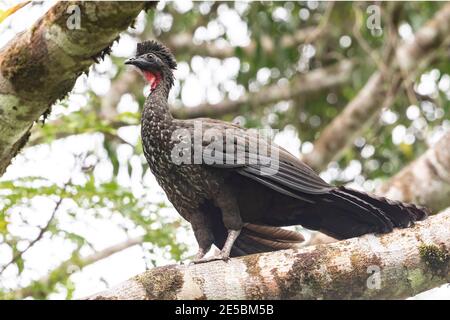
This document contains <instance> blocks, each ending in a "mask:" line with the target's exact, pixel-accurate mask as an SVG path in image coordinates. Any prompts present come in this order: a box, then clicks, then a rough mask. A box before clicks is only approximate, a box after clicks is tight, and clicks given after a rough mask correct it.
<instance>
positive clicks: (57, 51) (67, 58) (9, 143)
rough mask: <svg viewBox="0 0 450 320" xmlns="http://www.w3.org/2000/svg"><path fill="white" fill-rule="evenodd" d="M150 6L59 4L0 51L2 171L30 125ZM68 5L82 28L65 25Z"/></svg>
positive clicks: (46, 111) (24, 139)
mask: <svg viewBox="0 0 450 320" xmlns="http://www.w3.org/2000/svg"><path fill="white" fill-rule="evenodd" d="M154 4H155V3H154V2H152V3H150V2H149V3H143V2H121V3H118V2H103V3H99V2H58V3H57V4H55V5H54V6H53V7H52V8H51V9H50V10H49V11H48V12H47V13H46V14H45V15H44V16H43V17H42V18H41V19H40V20H39V21H37V22H36V23H35V24H34V25H33V26H32V27H31V28H30V29H29V30H28V31H26V32H24V33H21V34H19V35H17V36H16V37H15V38H14V39H13V40H12V41H11V42H10V43H9V44H8V45H7V46H6V47H5V48H4V49H3V50H2V51H1V52H0V72H1V74H0V175H2V174H3V173H4V172H5V171H6V168H7V167H8V165H9V164H10V162H11V159H12V158H13V157H14V156H15V155H16V154H17V153H18V152H19V151H20V149H21V148H22V147H23V146H24V145H25V143H26V142H27V140H28V137H29V134H30V129H31V127H32V126H33V123H34V122H35V121H36V120H38V118H39V117H40V116H41V115H43V114H46V113H48V112H49V110H50V106H51V105H52V104H53V103H55V102H56V101H57V100H58V99H60V98H62V97H64V96H65V95H66V94H67V92H69V91H70V90H71V89H72V87H73V85H74V83H75V80H76V79H77V77H78V76H79V75H80V74H81V73H83V72H86V71H87V70H88V68H89V66H90V65H91V64H93V63H94V62H95V61H97V60H98V59H99V58H101V57H102V56H103V55H104V54H106V53H107V52H108V51H109V47H110V46H111V44H112V42H113V41H114V40H115V39H116V38H117V37H118V35H119V33H120V32H121V31H123V30H125V29H126V28H127V27H128V26H129V25H130V24H131V22H132V20H133V19H134V18H135V17H136V16H137V14H138V13H139V12H140V11H141V10H142V9H143V8H146V7H149V6H153V5H154ZM69 6H72V8H73V6H78V8H79V9H80V10H79V12H80V26H81V27H80V28H77V26H74V28H69V27H68V19H69V18H70V17H71V15H73V14H77V11H75V13H74V12H73V10H69V9H70V8H69Z"/></svg>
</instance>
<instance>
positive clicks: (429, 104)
mask: <svg viewBox="0 0 450 320" xmlns="http://www.w3.org/2000/svg"><path fill="white" fill-rule="evenodd" d="M181 3H184V4H183V5H182V4H181ZM370 4H371V3H365V2H359V3H351V2H338V3H335V4H334V5H333V6H332V7H330V4H329V3H327V2H317V1H308V2H291V1H287V2H251V3H246V2H223V3H222V2H201V1H198V2H194V3H191V4H189V2H188V1H179V2H167V3H162V2H161V3H159V4H158V9H157V11H156V12H152V11H150V12H149V13H148V14H147V15H146V16H143V19H141V20H139V19H138V21H136V29H135V30H133V29H130V30H128V32H126V35H124V36H128V37H131V38H132V39H133V40H134V41H135V42H137V41H140V40H142V39H148V38H158V39H159V40H160V41H162V42H169V40H170V39H171V37H175V36H176V35H178V34H182V33H187V34H190V35H191V36H192V38H193V41H192V47H195V46H202V45H205V44H208V45H217V46H219V47H220V45H228V46H229V45H234V41H235V39H234V37H233V35H232V33H229V32H228V31H229V30H228V29H227V26H226V22H227V19H234V18H233V17H234V16H236V15H237V16H238V17H239V19H238V20H239V21H240V22H241V23H242V24H243V25H246V27H247V30H245V28H242V33H245V32H246V33H247V36H248V41H247V44H246V45H253V46H254V50H253V51H251V54H249V53H248V52H249V51H248V50H246V49H245V48H244V47H245V46H246V45H243V46H239V45H236V46H234V57H233V58H234V59H236V58H237V59H238V60H239V68H238V72H237V73H236V74H235V75H234V76H233V78H232V79H229V80H231V82H232V83H233V85H232V86H227V85H225V83H218V84H214V83H212V82H211V83H212V84H211V86H215V88H214V89H217V90H218V92H220V94H221V97H229V98H230V99H234V98H235V97H236V95H235V92H233V91H236V90H237V89H236V88H243V91H244V92H256V91H259V90H264V88H265V87H266V86H269V85H271V84H277V83H278V81H289V80H290V79H291V78H292V77H293V76H295V75H296V74H298V73H307V72H308V71H309V70H313V69H316V68H321V67H325V66H330V65H333V64H334V63H336V62H339V61H342V60H343V59H351V60H352V61H354V62H355V63H356V64H357V68H355V70H354V71H353V74H352V77H351V80H350V81H349V82H348V83H346V84H344V85H340V86H337V87H334V88H331V89H329V90H327V91H326V92H314V93H311V94H305V95H303V96H301V97H296V98H295V99H292V100H290V101H282V102H277V103H275V104H269V105H264V106H254V105H250V104H243V105H242V106H241V107H240V108H239V110H237V111H235V112H233V113H230V114H226V115H223V116H222V118H223V119H224V120H228V121H233V120H234V119H239V121H240V123H241V124H242V125H244V126H246V127H266V126H271V127H272V128H275V129H280V130H287V129H289V130H291V129H293V130H294V131H295V133H296V135H297V136H298V138H299V139H300V143H299V145H300V147H299V148H300V150H298V151H302V152H306V151H307V149H308V148H307V146H308V144H309V145H310V144H311V143H312V142H313V141H314V140H315V139H316V138H317V136H318V135H319V134H320V132H321V131H322V130H323V129H324V128H325V127H326V126H327V125H328V124H329V123H330V122H331V121H332V120H333V118H334V117H336V115H338V114H339V113H340V112H341V111H342V110H343V108H344V107H345V106H346V104H347V103H348V102H349V101H351V100H352V98H354V97H355V96H356V94H357V93H358V91H359V90H360V89H361V88H362V87H363V85H364V84H365V82H366V81H367V79H368V78H369V77H370V75H371V74H372V73H373V72H374V71H376V70H377V65H376V63H375V61H373V59H371V58H370V57H369V56H368V53H367V52H366V51H365V50H364V49H363V48H362V46H361V44H360V43H359V40H358V39H357V38H356V37H355V33H354V32H355V29H354V28H355V23H356V22H357V21H356V20H355V18H356V17H357V13H358V14H361V15H362V17H363V19H362V20H363V22H364V21H365V20H366V19H367V18H368V13H367V11H366V9H367V7H368V6H369V5H370ZM377 5H379V6H380V7H381V10H382V15H381V28H382V30H383V32H382V34H381V35H377V36H374V35H372V34H371V31H370V30H369V29H368V28H366V27H365V24H364V23H363V25H362V26H360V28H359V29H358V30H359V32H360V34H361V36H362V38H363V40H364V41H365V43H366V44H367V46H368V47H369V48H370V50H371V52H373V53H375V54H377V55H379V56H382V54H383V50H385V47H386V43H387V37H388V32H386V30H387V28H388V26H390V24H392V23H395V24H396V26H397V28H396V31H398V32H400V36H407V35H408V34H412V33H413V32H415V31H416V30H417V29H418V28H419V27H420V26H422V25H423V24H424V23H425V22H426V21H427V20H428V19H430V18H431V17H432V16H433V14H434V13H435V12H436V11H437V10H438V9H439V8H440V7H441V6H442V4H441V3H435V2H409V3H405V2H404V3H400V4H392V3H388V2H379V3H377ZM397 7H398V8H397ZM395 8H396V9H395ZM394 9H395V10H398V11H396V12H397V15H398V21H394V22H393V21H392V16H391V12H392V10H394ZM233 21H234V20H233ZM139 24H141V27H139ZM308 28H310V29H314V28H315V29H317V28H321V32H320V34H319V35H318V36H316V37H313V38H312V39H308V43H305V42H294V44H293V45H290V46H283V40H282V39H283V37H293V36H294V35H295V34H296V32H298V31H299V30H307V29H308ZM264 39H269V40H270V41H272V44H273V45H272V48H273V50H272V51H271V52H269V53H268V52H266V49H265V46H264V43H263V42H264V41H266V40H264ZM192 51H194V50H192ZM176 56H177V60H178V63H179V66H183V68H187V69H188V74H189V75H190V76H193V77H196V79H200V75H199V72H198V70H194V69H195V66H194V64H195V63H194V59H197V61H198V59H199V58H200V57H201V55H200V56H199V55H198V54H195V55H194V54H192V53H191V52H190V50H189V49H187V50H179V51H176ZM124 58H125V57H123V56H120V55H119V56H114V51H113V55H112V56H111V58H109V57H107V58H106V60H105V62H103V63H102V64H101V65H107V66H108V63H109V64H110V65H109V67H108V69H107V70H106V71H105V70H104V69H102V68H99V66H96V67H95V68H91V71H90V73H89V78H92V79H94V81H91V82H88V83H87V85H86V88H85V89H84V90H83V91H82V92H74V93H73V94H72V95H81V96H83V97H84V99H85V100H84V101H85V102H84V103H81V105H79V106H76V107H74V106H73V105H72V102H71V101H70V99H69V100H65V101H62V102H60V103H59V104H58V106H57V108H56V109H55V108H54V111H53V118H54V119H50V120H48V121H47V122H46V123H45V124H39V125H38V126H36V128H35V131H34V132H33V136H32V138H31V143H32V144H33V145H38V144H40V145H43V144H44V145H52V144H53V143H54V142H55V141H56V140H58V139H64V138H67V137H68V136H74V135H81V134H84V135H93V134H101V136H102V138H103V140H102V144H101V148H99V149H100V150H94V151H93V152H92V154H89V155H88V154H85V157H84V160H87V159H90V158H92V157H93V158H94V159H96V160H95V161H91V163H90V164H89V165H88V166H87V167H85V166H84V164H82V165H79V166H78V167H76V168H75V169H74V170H73V172H74V174H75V173H76V176H77V183H75V182H73V181H71V180H69V181H68V182H66V183H60V182H59V183H55V182H54V181H50V180H49V179H47V178H46V177H40V176H30V177H25V178H17V179H14V180H4V179H3V180H0V196H1V197H2V200H1V203H0V250H6V248H9V250H8V251H9V252H10V253H11V256H12V257H15V256H16V255H17V257H16V258H15V259H14V261H13V263H12V264H11V265H10V266H9V267H8V268H15V271H14V272H10V274H11V273H12V274H14V277H15V279H20V277H21V274H22V273H24V272H25V271H26V270H29V269H30V270H32V269H33V261H31V260H29V259H26V256H22V255H21V254H20V252H21V250H23V248H24V243H31V242H32V241H33V238H31V239H30V238H26V237H25V236H24V235H23V233H21V232H18V231H17V230H18V227H17V225H19V226H21V225H25V226H30V227H32V229H33V230H36V229H39V228H42V226H43V225H44V226H45V214H43V216H44V217H42V219H41V220H42V221H44V222H42V223H39V224H33V223H32V222H29V221H28V218H29V215H30V213H29V211H30V210H31V211H33V210H34V209H33V208H34V207H33V203H34V201H35V200H36V199H40V198H46V199H47V200H50V201H52V202H53V203H55V204H56V203H57V202H58V201H60V199H63V200H62V204H61V206H60V208H58V212H56V214H55V215H54V217H53V219H52V221H51V222H50V223H49V224H48V226H47V227H46V229H45V230H44V231H45V232H44V235H43V238H44V237H45V238H46V239H54V238H55V239H56V238H58V239H62V240H64V241H66V242H67V247H68V248H71V249H70V253H69V254H68V255H67V256H68V257H69V259H68V260H66V261H65V262H64V261H59V262H57V263H55V264H54V265H55V269H54V270H53V271H51V272H50V273H49V274H48V275H47V281H45V282H40V281H28V282H27V281H25V282H19V280H17V286H16V287H26V290H28V291H26V293H27V294H26V295H30V296H32V297H34V298H41V299H42V298H48V297H49V294H51V293H54V292H65V294H66V297H67V298H71V297H72V294H73V292H74V290H75V287H76V286H75V284H74V283H73V282H72V280H71V277H70V273H68V272H67V266H68V265H75V266H77V267H78V268H83V267H84V266H85V264H84V263H83V257H84V256H85V255H84V254H81V252H86V249H88V251H89V252H94V251H95V250H94V249H93V245H92V244H91V243H89V241H88V240H87V239H86V237H85V235H83V234H79V233H77V232H74V231H73V230H71V229H70V228H69V229H68V228H66V227H67V226H68V225H70V223H74V224H75V223H76V222H77V221H79V220H82V217H83V216H86V215H88V216H89V217H91V218H93V219H98V220H99V221H104V220H108V221H110V220H114V221H118V222H117V225H118V226H119V228H121V229H123V231H124V232H125V233H126V234H128V233H129V232H130V230H138V231H139V232H140V233H141V234H143V235H144V242H145V244H146V245H145V247H144V251H147V252H149V253H152V252H153V253H154V255H153V256H152V255H151V254H149V255H146V256H144V257H143V259H144V260H145V261H146V263H148V266H149V267H150V266H152V265H154V264H157V259H156V258H155V256H156V255H162V254H163V253H164V252H165V253H167V254H168V256H169V257H170V259H172V260H173V261H180V260H181V259H182V258H183V259H184V258H186V252H187V247H186V244H185V243H183V241H179V240H178V239H177V237H176V234H177V231H179V230H180V228H181V229H182V228H184V227H185V224H183V223H182V222H181V220H173V218H168V217H167V215H164V214H162V212H164V210H165V209H167V208H170V204H168V203H167V202H158V203H154V202H153V200H151V199H150V200H149V199H147V198H146V197H145V196H144V195H148V194H152V193H155V192H156V191H155V190H154V189H152V188H150V187H148V186H144V187H143V191H142V192H141V193H139V195H137V194H136V193H134V192H133V191H132V190H131V188H130V186H127V187H125V186H123V185H121V183H120V182H119V180H118V178H117V177H118V176H120V174H124V175H125V176H127V177H131V176H132V175H133V173H134V170H135V169H133V167H132V166H131V165H130V164H129V163H127V164H126V165H125V169H124V164H123V160H121V158H120V157H119V155H120V154H121V152H120V151H119V149H120V148H123V147H124V146H126V147H127V148H128V149H129V150H131V151H130V152H131V155H129V156H128V158H127V159H130V158H131V157H137V158H138V159H139V163H140V166H141V167H142V168H143V170H142V172H140V177H139V183H140V184H143V180H144V177H145V175H146V174H147V171H148V168H147V166H146V163H145V160H144V159H143V157H142V149H141V145H140V142H139V139H138V140H137V141H131V140H128V136H127V135H126V134H124V133H123V130H124V129H131V130H134V132H139V127H138V124H139V118H140V114H139V111H140V108H141V106H142V104H143V101H144V98H145V97H144V95H143V94H142V83H141V82H136V83H133V86H134V87H133V88H131V87H130V88H129V90H128V91H127V95H128V96H129V97H128V99H129V100H126V101H131V102H130V104H131V103H134V104H136V105H138V107H137V108H132V107H128V108H127V107H125V108H120V107H119V105H121V104H124V102H123V101H124V100H123V99H125V98H124V97H122V100H121V101H120V103H119V101H115V104H114V105H112V106H108V107H109V108H110V109H107V110H104V109H103V108H104V105H103V104H102V101H103V100H104V99H105V95H106V96H108V95H110V94H112V93H114V92H107V93H106V94H105V93H104V92H103V93H98V92H97V91H96V90H97V89H96V88H95V83H96V80H98V79H103V80H104V79H105V77H106V79H107V81H108V82H110V83H112V84H114V83H116V82H118V81H122V79H123V75H124V74H126V72H130V71H129V70H127V69H125V68H124V67H123V65H122V61H123V59H124ZM233 58H226V59H224V60H229V59H233ZM200 59H201V61H202V62H203V63H204V65H208V63H209V64H211V63H217V62H219V63H220V64H221V66H222V67H223V62H224V61H222V60H220V59H218V58H215V57H206V55H204V56H203V57H201V58H200ZM179 69H181V68H179ZM421 72H422V75H420V74H419V75H418V76H417V77H416V79H415V81H414V83H412V84H411V85H410V92H409V94H407V92H406V87H405V88H403V87H402V89H401V90H402V92H401V93H400V94H399V95H398V97H397V98H396V100H395V102H394V104H393V105H392V107H391V108H390V109H389V110H383V111H382V113H381V114H380V115H378V116H377V118H376V119H375V121H374V122H373V123H371V125H370V127H367V128H365V130H364V132H363V133H362V135H361V136H360V137H357V138H356V139H355V141H354V144H353V145H352V147H351V148H349V149H348V150H346V151H345V152H344V154H343V155H342V157H341V158H340V159H338V161H335V162H333V163H331V164H330V166H329V168H328V169H327V170H325V172H324V177H325V176H326V177H327V179H328V180H329V181H331V182H336V183H348V182H354V183H357V184H359V185H364V187H366V188H369V189H370V188H373V184H369V185H366V184H364V183H365V182H367V181H368V182H371V181H372V182H373V181H379V180H383V179H386V178H388V177H390V176H392V175H393V174H395V173H396V172H398V171H399V170H400V169H401V168H402V167H403V166H404V165H405V164H407V163H408V162H410V161H411V160H413V159H415V158H416V157H417V156H418V155H420V154H421V153H423V152H424V151H425V150H426V149H427V141H428V140H427V139H428V138H429V137H432V136H433V133H435V132H437V131H438V130H440V129H441V128H442V127H449V126H450V123H449V118H450V117H449V115H450V106H449V97H450V76H449V74H450V63H448V52H445V51H444V50H442V52H440V51H439V52H436V55H435V58H434V60H433V61H432V63H431V64H430V66H429V68H428V69H427V70H421ZM264 74H266V75H267V74H268V75H269V76H268V77H267V76H263V75H264ZM423 77H426V79H423ZM425 80H426V81H427V83H428V86H429V85H430V83H431V84H432V85H431V87H433V88H434V90H431V91H430V90H428V89H427V90H428V91H427V90H421V86H422V85H423V84H422V82H423V81H425ZM198 81H199V80H198ZM186 83H187V76H186V75H185V76H183V77H179V78H178V79H177V82H176V88H177V87H178V88H181V89H179V90H178V91H177V92H176V94H174V95H173V96H172V97H171V99H172V100H171V101H172V102H173V104H174V106H175V107H180V106H183V105H184V104H185V103H184V101H183V99H182V96H183V94H189V92H187V93H186V92H183V88H184V86H185V84H186ZM208 90H211V87H208V88H205V92H206V91H208ZM411 90H412V93H413V96H414V97H411ZM423 92H425V93H426V94H423ZM233 97H234V98H233ZM413 98H414V99H413ZM202 101H203V102H208V100H207V98H206V97H203V98H202ZM55 110H56V111H55ZM105 114H106V115H107V117H105ZM394 133H396V134H395V137H394ZM70 141H74V140H70ZM86 152H87V151H86ZM74 157H76V155H75V156H74ZM102 157H106V160H104V159H103V160H101V158H102ZM84 160H83V161H84ZM83 161H82V162H83ZM101 161H106V162H107V163H108V164H109V165H110V168H111V171H112V172H111V175H110V176H111V177H110V179H109V181H97V178H96V174H95V167H96V165H97V164H98V163H99V162H101ZM348 168H356V169H353V170H351V171H349V172H350V173H349V174H344V173H345V172H347V171H348V170H347V171H346V169H348ZM358 168H360V169H358ZM122 170H125V171H122ZM80 176H81V178H80ZM80 181H81V182H80ZM53 206H54V205H53ZM53 206H52V205H49V210H50V211H51V210H52V208H53ZM25 212H28V214H25ZM39 214H41V213H39ZM171 219H172V220H171ZM62 220H64V221H65V222H64V223H61V221H62ZM67 221H71V222H67ZM19 229H20V228H19ZM31 234H36V232H35V231H33V232H31ZM130 237H131V236H130ZM25 247H26V246H25ZM30 250H32V249H30ZM61 263H62V265H61ZM130 263H132V262H131V261H130ZM58 266H59V267H58ZM0 267H1V266H0ZM0 270H1V269H0ZM1 278H2V277H1V276H0V279H1ZM28 278H30V277H28ZM31 278H32V279H34V280H38V279H39V277H38V276H36V275H35V274H33V276H31ZM10 289H11V285H10V284H6V282H5V283H4V282H3V280H0V297H2V296H3V297H6V298H14V297H20V296H21V294H20V293H19V292H18V291H14V290H12V291H11V290H10Z"/></svg>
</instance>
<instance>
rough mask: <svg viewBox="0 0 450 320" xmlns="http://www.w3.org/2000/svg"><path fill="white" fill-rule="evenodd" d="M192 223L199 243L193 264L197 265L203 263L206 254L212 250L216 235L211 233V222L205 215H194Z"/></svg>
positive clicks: (191, 219)
mask: <svg viewBox="0 0 450 320" xmlns="http://www.w3.org/2000/svg"><path fill="white" fill-rule="evenodd" d="M190 223H191V225H192V229H193V230H194V235H195V239H196V240H197V243H198V251H197V254H196V255H195V258H194V261H193V263H197V261H201V260H202V259H203V258H204V256H205V254H207V253H208V251H209V249H211V246H212V244H213V243H214V235H213V233H212V231H211V227H210V224H209V221H208V220H207V217H206V215H204V214H203V213H198V214H196V215H193V216H192V217H191V218H190Z"/></svg>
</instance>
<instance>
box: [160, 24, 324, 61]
mask: <svg viewBox="0 0 450 320" xmlns="http://www.w3.org/2000/svg"><path fill="white" fill-rule="evenodd" d="M317 28H318V27H309V28H305V29H300V30H297V31H296V32H295V33H293V34H292V35H284V36H283V37H282V38H281V40H280V44H279V45H280V46H282V47H283V48H289V47H294V46H296V45H299V44H301V43H303V42H305V41H306V40H308V42H312V41H314V40H316V39H317V38H318V37H319V36H323V35H325V34H326V31H327V30H326V29H325V28H323V29H320V32H319V30H318V29H317ZM194 42H195V41H193V36H192V33H188V32H185V33H179V34H176V35H173V36H171V37H169V38H168V39H167V43H166V44H167V46H168V47H169V48H170V49H171V50H173V52H174V53H175V54H181V53H182V54H186V53H188V54H189V55H190V56H193V55H201V56H207V57H214V58H218V59H225V58H229V57H234V56H235V55H236V49H237V48H236V47H233V46H230V45H225V46H220V47H219V46H217V45H216V44H214V43H211V42H203V43H202V44H199V45H193V43H194ZM276 45H277V44H275V42H274V41H273V39H272V38H271V37H270V36H262V37H261V46H262V49H263V50H264V53H265V54H271V53H273V51H274V49H275V46H276ZM256 48H257V45H256V42H255V41H252V42H250V44H249V45H247V46H245V47H240V49H241V50H242V51H243V52H244V53H245V55H247V56H252V55H253V54H254V53H255V51H256Z"/></svg>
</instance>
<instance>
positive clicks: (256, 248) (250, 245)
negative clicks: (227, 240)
mask: <svg viewBox="0 0 450 320" xmlns="http://www.w3.org/2000/svg"><path fill="white" fill-rule="evenodd" d="M303 241H304V238H303V236H302V235H301V234H300V233H298V232H295V231H290V230H286V229H283V228H278V227H270V226H263V225H255V224H250V223H248V224H246V225H245V226H244V228H242V230H241V234H240V235H239V237H238V238H237V240H236V242H235V243H234V245H233V249H232V250H231V256H233V257H237V256H242V255H248V254H253V253H261V252H271V251H276V250H283V249H291V248H296V247H298V244H299V243H301V242H303Z"/></svg>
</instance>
